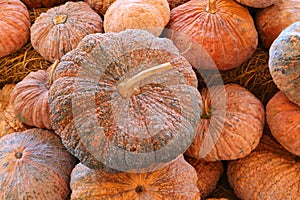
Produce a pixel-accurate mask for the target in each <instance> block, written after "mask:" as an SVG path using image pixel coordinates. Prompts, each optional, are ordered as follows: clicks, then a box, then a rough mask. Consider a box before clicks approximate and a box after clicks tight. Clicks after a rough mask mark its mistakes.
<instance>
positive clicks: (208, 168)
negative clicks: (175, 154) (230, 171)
mask: <svg viewBox="0 0 300 200" xmlns="http://www.w3.org/2000/svg"><path fill="white" fill-rule="evenodd" d="M185 159H186V161H187V162H188V163H189V164H191V165H192V166H193V167H194V168H195V170H196V172H197V176H198V181H197V186H198V189H199V191H200V197H201V199H205V197H206V196H207V195H209V194H210V193H211V192H212V191H213V190H214V189H216V187H217V184H218V181H219V179H220V177H221V175H222V174H223V172H224V167H223V164H222V162H220V161H217V162H206V161H203V160H198V159H195V158H191V157H186V158H185Z"/></svg>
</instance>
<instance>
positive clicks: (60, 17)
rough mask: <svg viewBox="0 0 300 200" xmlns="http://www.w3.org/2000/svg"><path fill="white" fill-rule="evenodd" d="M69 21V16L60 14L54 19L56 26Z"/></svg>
mask: <svg viewBox="0 0 300 200" xmlns="http://www.w3.org/2000/svg"><path fill="white" fill-rule="evenodd" d="M67 19H68V15H65V14H59V15H56V16H55V19H53V23H54V24H55V25H57V24H64V23H65V22H66V21H67Z"/></svg>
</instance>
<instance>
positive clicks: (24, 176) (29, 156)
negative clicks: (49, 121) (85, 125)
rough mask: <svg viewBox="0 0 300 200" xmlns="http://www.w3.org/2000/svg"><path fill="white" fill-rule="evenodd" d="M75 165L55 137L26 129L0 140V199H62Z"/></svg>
mask: <svg viewBox="0 0 300 200" xmlns="http://www.w3.org/2000/svg"><path fill="white" fill-rule="evenodd" d="M75 164H76V159H75V158H74V157H73V156H71V155H70V154H69V153H68V151H67V150H66V149H65V148H64V146H63V145H62V143H61V141H60V139H59V137H58V136H57V135H56V134H55V133H53V132H51V131H48V130H43V129H37V128H35V129H28V130H26V131H24V132H16V133H12V134H9V135H6V136H3V137H2V138H0V186H1V193H0V199H5V200H11V199H66V198H67V197H68V196H69V194H70V189H69V181H70V178H69V177H70V174H71V171H72V169H73V167H74V166H75Z"/></svg>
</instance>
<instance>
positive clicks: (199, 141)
mask: <svg viewBox="0 0 300 200" xmlns="http://www.w3.org/2000/svg"><path fill="white" fill-rule="evenodd" d="M224 93H225V94H224ZM201 96H202V101H203V104H202V105H203V106H205V105H207V107H208V109H207V108H205V107H203V109H202V110H209V111H208V112H206V113H205V111H204V112H203V113H202V117H201V119H200V120H199V125H198V131H197V134H196V137H195V139H194V141H193V143H192V144H191V146H190V147H189V148H188V149H187V151H186V155H188V156H190V157H193V158H196V159H204V160H206V161H217V160H234V159H238V158H242V157H245V156H246V155H248V154H249V153H250V152H251V151H252V150H253V149H255V148H256V146H257V145H258V143H259V140H260V138H261V136H262V134H263V127H264V123H265V111H264V107H263V104H262V103H261V102H260V100H259V99H257V98H256V97H255V96H254V95H253V94H252V93H250V92H249V91H248V90H247V89H245V88H243V87H242V86H239V85H237V84H226V85H225V86H224V88H223V86H214V87H212V88H210V90H209V91H208V90H207V89H203V90H202V92H201ZM224 97H225V98H226V99H224ZM207 113H208V114H207Z"/></svg>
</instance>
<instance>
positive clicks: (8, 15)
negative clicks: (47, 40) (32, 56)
mask: <svg viewBox="0 0 300 200" xmlns="http://www.w3.org/2000/svg"><path fill="white" fill-rule="evenodd" d="M0 13H1V18H0V27H1V30H0V58H1V57H4V56H7V55H9V54H12V53H13V52H15V51H17V50H19V49H20V48H22V47H23V46H24V45H25V44H26V43H27V41H28V39H29V34H30V25H31V24H30V18H29V13H28V9H27V8H26V6H25V5H24V4H23V3H22V2H21V1H19V0H0Z"/></svg>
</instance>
